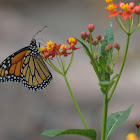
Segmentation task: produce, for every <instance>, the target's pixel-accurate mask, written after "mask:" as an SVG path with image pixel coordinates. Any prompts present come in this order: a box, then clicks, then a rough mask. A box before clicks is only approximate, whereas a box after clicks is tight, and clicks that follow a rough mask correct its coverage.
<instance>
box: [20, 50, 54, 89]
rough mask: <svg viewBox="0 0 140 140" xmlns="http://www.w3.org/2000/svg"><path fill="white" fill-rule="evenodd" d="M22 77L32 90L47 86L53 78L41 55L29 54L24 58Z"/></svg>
mask: <svg viewBox="0 0 140 140" xmlns="http://www.w3.org/2000/svg"><path fill="white" fill-rule="evenodd" d="M27 53H28V52H27ZM22 77H23V81H22V82H23V84H24V85H25V86H26V87H28V88H29V89H31V90H39V89H43V88H45V87H46V86H47V85H48V84H49V83H50V81H51V79H52V75H51V73H50V71H49V69H48V68H47V66H46V64H45V63H44V61H43V60H42V58H41V56H40V55H37V56H30V55H29V54H28V55H27V56H25V58H24V62H23V69H22Z"/></svg>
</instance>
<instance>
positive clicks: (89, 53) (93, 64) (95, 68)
mask: <svg viewBox="0 0 140 140" xmlns="http://www.w3.org/2000/svg"><path fill="white" fill-rule="evenodd" d="M76 39H77V38H76ZM77 40H78V41H79V42H80V43H81V45H82V46H83V48H84V49H85V50H86V52H87V55H88V56H89V58H90V60H91V63H92V66H93V68H94V70H95V72H96V75H97V77H98V79H99V80H100V78H101V77H100V72H99V71H98V68H97V64H96V62H95V60H94V58H93V56H92V54H91V52H90V50H89V49H88V47H87V46H86V45H85V44H84V43H83V42H82V41H80V40H79V39H77Z"/></svg>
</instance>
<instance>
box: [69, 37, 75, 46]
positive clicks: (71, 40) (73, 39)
mask: <svg viewBox="0 0 140 140" xmlns="http://www.w3.org/2000/svg"><path fill="white" fill-rule="evenodd" d="M68 41H69V44H71V45H75V43H77V40H76V39H75V38H74V37H71V38H69V39H68Z"/></svg>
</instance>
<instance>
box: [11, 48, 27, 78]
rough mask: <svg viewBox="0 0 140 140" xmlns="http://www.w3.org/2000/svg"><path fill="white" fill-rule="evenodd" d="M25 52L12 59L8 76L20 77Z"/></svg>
mask: <svg viewBox="0 0 140 140" xmlns="http://www.w3.org/2000/svg"><path fill="white" fill-rule="evenodd" d="M26 52H27V50H26V51H23V52H21V53H19V54H18V55H16V56H15V57H14V58H13V59H12V62H11V64H12V66H11V67H10V70H9V73H10V74H14V75H15V76H21V68H22V66H23V62H24V56H25V54H26Z"/></svg>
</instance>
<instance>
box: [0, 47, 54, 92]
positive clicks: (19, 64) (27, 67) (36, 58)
mask: <svg viewBox="0 0 140 140" xmlns="http://www.w3.org/2000/svg"><path fill="white" fill-rule="evenodd" d="M31 48H33V49H31ZM32 50H34V47H33V46H28V47H25V48H23V49H21V50H19V51H17V52H15V53H13V54H12V55H10V56H9V57H8V58H6V59H5V60H4V61H3V62H2V64H1V65H0V82H6V81H14V82H22V83H23V84H24V86H26V87H27V88H29V89H30V90H35V91H36V90H40V89H43V88H45V87H46V86H47V85H48V84H49V83H50V81H51V79H52V75H51V73H50V71H49V69H48V68H47V66H46V64H45V63H44V61H43V60H42V58H41V56H40V54H39V52H38V53H33V51H32Z"/></svg>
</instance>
